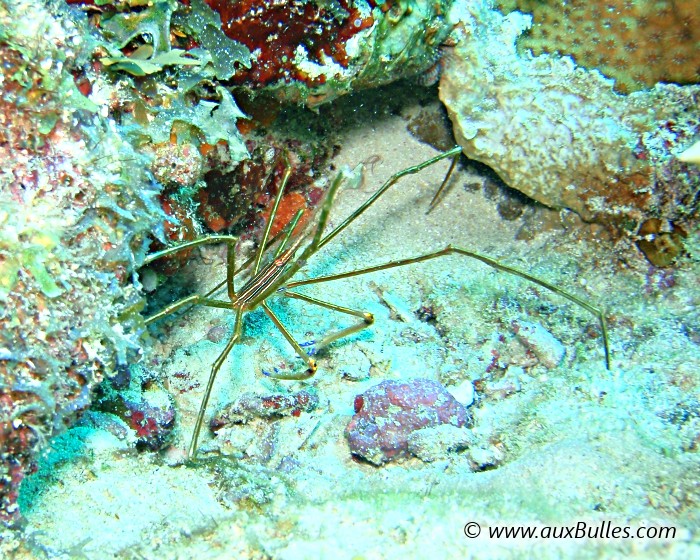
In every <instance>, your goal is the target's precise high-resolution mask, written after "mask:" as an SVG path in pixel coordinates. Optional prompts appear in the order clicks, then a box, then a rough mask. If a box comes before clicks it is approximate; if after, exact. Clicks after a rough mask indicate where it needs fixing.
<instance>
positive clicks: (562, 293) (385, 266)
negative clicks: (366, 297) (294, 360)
mask: <svg viewBox="0 0 700 560" xmlns="http://www.w3.org/2000/svg"><path fill="white" fill-rule="evenodd" d="M450 254H458V255H464V256H466V257H469V258H472V259H476V260H478V261H481V262H483V263H484V264H487V265H488V266H490V267H492V268H495V269H496V270H501V271H503V272H507V273H509V274H514V275H515V276H520V277H521V278H524V279H525V280H528V281H530V282H533V283H534V284H537V285H539V286H542V287H543V288H545V289H547V290H549V291H550V292H553V293H555V294H557V295H560V296H562V297H564V298H566V299H568V300H569V301H571V302H573V303H575V304H576V305H578V306H579V307H582V308H583V309H586V310H587V311H589V312H591V313H592V314H593V315H595V316H596V317H597V318H598V322H599V323H600V330H601V333H602V335H603V349H604V351H605V367H606V368H607V369H608V370H609V369H610V343H609V340H608V327H607V323H606V322H605V315H604V314H603V312H602V311H601V310H600V309H599V308H598V307H596V306H594V305H593V304H591V303H589V302H587V301H586V300H584V299H581V298H580V297H578V296H575V295H574V294H572V293H570V292H567V291H566V290H563V289H562V288H560V287H559V286H555V285H554V284H550V283H549V282H547V281H545V280H542V279H540V278H537V277H536V276H533V275H532V274H529V273H527V272H525V271H523V270H520V269H519V268H515V267H512V266H508V265H505V264H502V263H500V262H498V261H497V260H495V259H492V258H490V257H487V256H485V255H481V254H479V253H475V252H474V251H469V250H468V249H462V248H460V247H453V246H452V245H448V246H447V247H445V248H444V249H442V250H440V251H434V252H432V253H426V254H424V255H420V256H418V257H412V258H407V259H400V260H396V261H390V262H387V263H384V264H380V265H376V266H370V267H367V268H362V269H359V270H352V271H349V272H341V273H339V274H331V275H328V276H319V277H317V278H308V279H306V280H298V281H296V282H289V283H288V284H286V286H285V287H286V288H295V287H297V286H306V285H308V284H320V283H321V282H330V281H333V280H340V279H341V278H351V277H353V276H360V275H362V274H368V273H370V272H377V271H379V270H387V269H389V268H396V267H398V266H406V265H409V264H413V263H419V262H423V261H427V260H430V259H435V258H438V257H444V256H445V255H450Z"/></svg>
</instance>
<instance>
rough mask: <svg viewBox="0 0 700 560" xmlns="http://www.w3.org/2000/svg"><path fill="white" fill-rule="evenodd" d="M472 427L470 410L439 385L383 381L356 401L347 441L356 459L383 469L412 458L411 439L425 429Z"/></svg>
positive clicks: (414, 380)
mask: <svg viewBox="0 0 700 560" xmlns="http://www.w3.org/2000/svg"><path fill="white" fill-rule="evenodd" d="M470 423H471V416H470V414H469V412H468V411H467V409H466V408H465V407H464V406H463V405H462V404H460V403H459V402H458V401H457V400H456V399H455V398H454V397H453V396H452V395H451V394H450V393H449V392H448V391H447V390H446V389H445V388H444V387H443V386H442V385H440V384H439V383H437V382H435V381H431V380H429V379H412V380H410V381H382V382H381V383H379V384H378V385H375V386H374V387H372V388H371V389H369V390H367V391H365V392H364V393H363V394H361V395H358V396H357V397H355V415H354V416H353V417H352V420H351V421H350V423H349V424H348V425H347V427H346V428H345V437H346V438H347V440H348V444H349V445H350V451H351V452H352V453H353V454H354V455H357V456H358V457H361V458H362V459H365V460H366V461H369V462H370V463H373V464H375V465H382V464H384V463H387V462H389V461H392V460H394V459H397V458H399V457H406V456H408V455H409V438H410V437H411V436H412V435H413V434H414V433H415V432H417V431H418V430H420V429H422V428H433V427H436V426H440V425H443V424H449V425H452V426H456V427H462V426H466V425H468V424H470Z"/></svg>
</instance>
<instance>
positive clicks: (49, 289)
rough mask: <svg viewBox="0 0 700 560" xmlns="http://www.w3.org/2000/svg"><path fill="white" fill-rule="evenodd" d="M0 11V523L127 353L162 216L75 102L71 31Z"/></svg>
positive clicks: (104, 128)
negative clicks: (138, 270) (139, 266)
mask: <svg viewBox="0 0 700 560" xmlns="http://www.w3.org/2000/svg"><path fill="white" fill-rule="evenodd" d="M66 11H67V8H66V7H65V6H62V5H59V4H58V3H57V2H39V3H37V2H31V1H29V0H13V1H12V2H9V1H5V0H1V1H0V59H2V61H3V65H2V69H0V85H1V86H2V91H1V92H0V169H2V172H1V173H0V302H2V303H1V304H0V520H1V521H5V522H9V523H12V522H14V521H16V520H17V519H18V517H19V511H18V508H17V504H16V500H17V491H18V486H19V484H20V481H21V480H22V477H23V476H24V475H26V474H28V473H31V472H32V471H33V470H34V468H35V461H36V458H37V455H38V453H39V452H40V451H41V449H42V448H43V447H44V446H45V444H46V442H47V441H48V440H49V439H50V438H51V437H52V436H53V435H55V434H57V433H59V432H60V431H62V430H64V429H65V428H66V427H67V426H70V425H71V424H72V423H73V422H74V421H75V420H76V419H77V417H78V416H79V415H80V413H81V412H82V411H83V410H85V409H86V408H87V406H88V405H89V404H90V400H91V396H92V391H93V389H94V388H95V387H96V386H97V384H98V383H99V382H100V381H101V380H102V378H103V377H104V376H105V375H107V374H109V373H110V372H112V371H113V368H114V365H115V362H121V363H125V362H126V360H127V358H128V357H129V355H130V354H131V355H134V354H136V353H138V351H139V350H140V347H139V341H138V328H139V324H141V323H142V319H141V318H140V316H139V315H138V311H139V309H140V305H141V303H142V302H141V297H140V295H139V294H138V292H137V290H136V288H135V287H134V286H133V285H131V282H130V272H131V270H132V269H133V268H132V267H133V266H134V265H135V263H136V262H138V260H139V259H142V258H143V254H144V253H145V244H144V241H145V238H146V236H147V234H148V232H150V231H151V229H152V228H153V226H154V225H155V224H157V223H159V222H160V221H161V220H162V217H163V213H162V211H161V210H160V206H159V205H158V202H157V199H156V196H155V195H156V194H157V193H156V192H155V191H154V189H153V188H152V187H151V181H150V180H149V178H148V176H147V175H146V173H145V169H146V168H147V160H146V158H144V157H143V156H142V155H140V154H138V153H137V152H136V151H135V150H134V149H133V147H132V146H131V145H130V144H128V143H126V142H124V140H123V138H122V137H121V136H120V135H119V133H118V131H117V128H116V126H115V124H114V122H112V121H110V120H108V119H105V118H104V117H102V116H101V115H102V113H100V112H99V111H98V109H99V107H97V105H95V104H94V103H93V102H92V101H90V100H89V99H87V98H85V97H84V96H83V94H82V93H81V90H80V88H79V86H78V85H76V81H75V78H74V72H75V73H80V72H82V69H83V68H85V67H86V66H87V54H86V53H85V52H83V50H82V45H83V44H86V43H87V41H85V40H84V36H86V35H87V33H88V32H87V28H86V27H85V24H84V18H83V19H80V18H76V19H73V18H72V17H71V15H70V14H68V15H67V14H66Z"/></svg>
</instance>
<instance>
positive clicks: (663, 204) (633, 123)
mask: <svg viewBox="0 0 700 560" xmlns="http://www.w3.org/2000/svg"><path fill="white" fill-rule="evenodd" d="M492 7H493V3H492V2H489V1H487V0H476V1H474V2H469V3H457V4H455V6H454V8H453V10H452V11H451V12H450V18H451V19H452V21H453V22H454V24H455V29H456V31H455V33H456V37H455V38H456V40H457V44H456V46H455V47H454V49H451V50H450V51H449V52H447V54H446V56H445V57H444V61H443V62H444V64H443V65H444V71H443V75H442V78H441V81H440V98H441V99H442V100H443V102H444V103H445V105H446V107H447V109H448V113H449V115H450V119H451V120H452V123H453V125H454V130H455V137H456V138H457V141H458V142H459V144H460V145H461V146H462V148H463V149H464V153H465V154H466V155H467V156H468V157H470V158H473V159H476V160H478V161H481V162H483V163H485V164H487V165H489V166H491V167H492V168H493V169H494V170H495V171H496V172H497V173H498V174H499V175H500V176H501V178H502V179H503V180H504V181H505V182H506V183H507V184H508V185H509V186H510V187H512V188H515V189H517V190H519V191H521V192H523V193H525V194H526V195H528V196H529V197H531V198H534V199H535V200H537V201H539V202H541V203H543V204H546V205H547V206H551V207H554V208H569V209H571V210H573V211H575V212H576V213H578V214H579V215H580V216H582V217H583V218H584V219H585V220H588V221H600V222H605V223H611V224H614V225H616V226H619V227H622V228H624V229H627V230H634V229H636V227H635V226H636V225H637V224H639V223H640V222H641V221H643V220H644V219H647V218H649V217H658V218H664V219H668V220H673V221H679V220H680V221H682V220H683V219H686V220H688V219H690V218H691V217H692V216H693V213H694V211H695V210H696V209H697V205H698V202H697V198H698V197H697V196H696V195H697V193H698V191H700V174H699V173H698V171H697V169H696V168H693V167H692V166H690V165H687V164H683V163H681V162H678V160H677V159H676V157H675V154H676V153H678V152H681V151H682V149H683V148H684V147H685V146H687V145H688V144H689V143H691V142H692V140H693V138H694V136H695V134H696V133H697V130H698V128H699V127H700V115H698V113H697V96H698V95H699V94H700V86H691V85H689V86H677V85H673V84H664V85H657V86H655V87H654V88H653V89H651V90H648V91H639V92H635V93H632V94H630V95H620V94H618V93H616V92H615V91H614V89H613V86H614V82H613V80H611V79H607V78H605V77H604V76H603V75H601V74H600V73H599V72H597V71H594V70H588V69H585V68H583V67H581V66H577V65H576V64H575V62H574V61H573V60H572V59H571V58H570V57H559V56H556V55H541V56H537V57H533V56H532V55H529V54H528V55H520V54H519V53H518V51H517V49H516V40H517V39H518V37H520V36H521V34H522V33H523V32H525V31H526V30H527V29H529V28H530V27H531V25H532V21H531V18H530V16H526V15H523V14H521V13H518V12H513V13H511V14H508V15H507V16H503V15H502V14H500V13H499V12H497V11H496V10H493V9H492Z"/></svg>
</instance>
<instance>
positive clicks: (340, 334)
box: [282, 291, 374, 350]
mask: <svg viewBox="0 0 700 560" xmlns="http://www.w3.org/2000/svg"><path fill="white" fill-rule="evenodd" d="M282 295H284V296H286V297H289V298H293V299H300V300H302V301H305V302H307V303H311V304H313V305H318V306H320V307H325V308H326V309H332V310H333V311H338V312H340V313H346V314H348V315H354V316H355V317H359V318H360V319H362V320H361V321H360V322H358V323H356V324H354V325H350V326H349V327H346V328H344V329H341V330H339V331H336V332H333V333H330V334H327V335H326V336H325V337H323V338H322V339H321V340H320V341H319V342H316V343H314V348H315V349H316V350H320V349H321V348H324V347H325V346H328V345H329V344H330V343H331V342H335V341H336V340H338V339H339V338H344V337H346V336H350V335H351V334H355V333H356V332H358V331H361V330H362V329H366V328H367V327H369V326H370V325H371V324H373V323H374V315H372V314H371V313H368V312H367V311H359V310H357V309H350V308H349V307H343V306H341V305H336V304H335V303H329V302H327V301H322V300H320V299H316V298H312V297H309V296H305V295H303V294H298V293H296V292H288V291H285V292H283V293H282Z"/></svg>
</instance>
